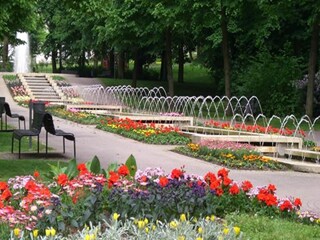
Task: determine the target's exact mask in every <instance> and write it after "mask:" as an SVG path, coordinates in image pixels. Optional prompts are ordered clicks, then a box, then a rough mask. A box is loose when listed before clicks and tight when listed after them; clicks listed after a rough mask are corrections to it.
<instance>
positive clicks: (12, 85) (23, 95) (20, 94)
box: [3, 75, 30, 105]
mask: <svg viewBox="0 0 320 240" xmlns="http://www.w3.org/2000/svg"><path fill="white" fill-rule="evenodd" d="M3 79H4V80H5V83H6V85H7V86H8V88H9V91H10V93H11V96H12V97H13V99H14V101H16V102H18V104H19V105H28V103H29V101H30V97H29V95H28V93H27V91H26V89H25V88H24V86H23V85H22V83H21V82H20V80H19V79H18V78H17V76H16V75H3Z"/></svg>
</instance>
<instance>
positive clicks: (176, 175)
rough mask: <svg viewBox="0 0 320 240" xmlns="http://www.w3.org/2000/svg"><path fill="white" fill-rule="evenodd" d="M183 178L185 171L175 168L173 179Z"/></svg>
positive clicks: (172, 174) (172, 173)
mask: <svg viewBox="0 0 320 240" xmlns="http://www.w3.org/2000/svg"><path fill="white" fill-rule="evenodd" d="M182 176H183V171H181V169H178V168H175V169H173V170H172V172H171V178H176V179H179V178H180V177H182Z"/></svg>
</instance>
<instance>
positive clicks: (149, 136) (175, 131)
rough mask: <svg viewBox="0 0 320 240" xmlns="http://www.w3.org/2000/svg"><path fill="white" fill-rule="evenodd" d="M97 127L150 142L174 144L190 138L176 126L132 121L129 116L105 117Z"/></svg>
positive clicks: (185, 141)
mask: <svg viewBox="0 0 320 240" xmlns="http://www.w3.org/2000/svg"><path fill="white" fill-rule="evenodd" d="M97 128H99V129H102V130H104V131H108V132H112V133H116V134H119V135H122V136H125V137H128V138H131V139H134V140H137V141H141V142H145V143H150V144H174V145H176V144H187V143H189V142H190V139H189V138H188V137H185V136H183V135H182V133H181V132H180V130H179V128H178V127H174V126H170V125H157V124H156V123H148V124H147V123H142V122H141V121H133V120H132V119H130V118H125V119H105V120H102V121H100V123H99V124H98V125H97Z"/></svg>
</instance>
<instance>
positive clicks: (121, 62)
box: [118, 52, 125, 79]
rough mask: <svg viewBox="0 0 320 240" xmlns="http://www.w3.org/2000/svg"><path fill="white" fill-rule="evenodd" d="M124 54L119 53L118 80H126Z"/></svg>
mask: <svg viewBox="0 0 320 240" xmlns="http://www.w3.org/2000/svg"><path fill="white" fill-rule="evenodd" d="M124 65H125V61H124V53H123V52H119V53H118V78H121V79H123V78H124Z"/></svg>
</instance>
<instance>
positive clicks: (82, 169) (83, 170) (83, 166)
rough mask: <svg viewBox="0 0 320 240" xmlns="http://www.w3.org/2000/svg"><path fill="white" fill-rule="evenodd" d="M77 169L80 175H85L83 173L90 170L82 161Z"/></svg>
mask: <svg viewBox="0 0 320 240" xmlns="http://www.w3.org/2000/svg"><path fill="white" fill-rule="evenodd" d="M77 169H78V171H79V172H80V173H79V174H80V175H83V174H86V173H88V172H89V171H88V169H87V166H86V164H84V163H80V164H79V165H78V166H77Z"/></svg>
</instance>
